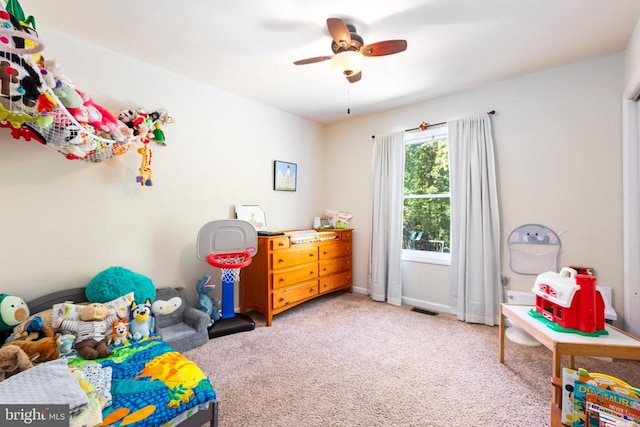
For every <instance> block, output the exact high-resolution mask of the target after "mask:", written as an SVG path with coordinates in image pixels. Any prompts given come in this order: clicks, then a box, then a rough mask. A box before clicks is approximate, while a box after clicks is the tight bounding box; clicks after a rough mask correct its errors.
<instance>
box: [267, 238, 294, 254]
mask: <svg viewBox="0 0 640 427" xmlns="http://www.w3.org/2000/svg"><path fill="white" fill-rule="evenodd" d="M269 246H270V247H269V249H271V250H272V251H277V250H279V249H287V248H288V247H290V246H291V243H290V240H289V238H288V237H287V236H279V237H272V238H271V239H269Z"/></svg>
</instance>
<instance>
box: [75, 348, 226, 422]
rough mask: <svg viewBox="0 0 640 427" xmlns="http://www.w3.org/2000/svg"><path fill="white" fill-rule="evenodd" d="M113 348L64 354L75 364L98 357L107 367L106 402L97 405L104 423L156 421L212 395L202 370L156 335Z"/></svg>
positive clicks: (99, 362) (170, 416)
mask: <svg viewBox="0 0 640 427" xmlns="http://www.w3.org/2000/svg"><path fill="white" fill-rule="evenodd" d="M113 351H114V354H113V355H112V356H110V357H108V358H105V359H98V360H95V361H89V360H85V359H82V358H80V357H76V358H71V359H69V360H68V364H69V366H71V367H75V368H78V369H83V368H84V369H85V370H86V367H87V366H88V365H90V364H95V363H98V364H99V365H100V366H101V367H102V368H104V369H105V370H107V371H108V370H109V369H110V370H111V386H110V392H111V396H110V398H111V405H109V406H106V407H105V408H104V409H103V410H102V417H103V423H104V425H105V426H114V427H117V426H124V425H127V426H149V425H162V424H165V423H167V422H169V421H171V420H172V419H174V418H176V417H177V416H178V415H180V414H181V413H183V412H185V411H187V410H188V409H191V408H194V407H197V406H199V405H202V404H205V403H211V401H213V400H215V398H216V394H215V391H214V390H213V387H212V386H211V383H210V381H209V379H208V378H207V376H206V375H205V374H204V373H203V372H202V370H201V369H200V368H199V367H198V366H197V365H196V364H195V363H194V362H192V361H190V360H189V359H187V358H186V357H184V356H183V355H182V354H181V353H178V352H176V351H175V350H174V349H173V348H171V347H170V346H169V345H167V343H165V342H164V341H163V340H162V339H161V338H159V337H158V336H151V337H149V338H148V339H144V340H141V341H132V342H131V344H130V345H127V346H118V347H115V348H113Z"/></svg>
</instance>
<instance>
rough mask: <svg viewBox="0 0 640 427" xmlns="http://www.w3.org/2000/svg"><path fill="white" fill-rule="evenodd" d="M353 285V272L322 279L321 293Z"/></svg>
mask: <svg viewBox="0 0 640 427" xmlns="http://www.w3.org/2000/svg"><path fill="white" fill-rule="evenodd" d="M348 285H351V271H345V272H344V273H338V274H333V275H331V276H326V277H321V278H320V293H323V292H330V291H332V290H334V289H338V288H343V287H345V286H348Z"/></svg>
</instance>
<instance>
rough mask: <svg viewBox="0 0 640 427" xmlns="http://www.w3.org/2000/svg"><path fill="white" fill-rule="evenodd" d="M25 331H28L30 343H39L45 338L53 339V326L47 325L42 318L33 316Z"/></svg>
mask: <svg viewBox="0 0 640 427" xmlns="http://www.w3.org/2000/svg"><path fill="white" fill-rule="evenodd" d="M24 330H25V331H27V337H26V339H27V340H29V341H37V340H39V339H41V338H44V337H49V338H51V337H53V329H52V328H51V326H48V325H46V324H45V323H44V320H42V317H40V316H33V318H32V319H31V320H30V321H29V323H27V325H26V326H25V327H24Z"/></svg>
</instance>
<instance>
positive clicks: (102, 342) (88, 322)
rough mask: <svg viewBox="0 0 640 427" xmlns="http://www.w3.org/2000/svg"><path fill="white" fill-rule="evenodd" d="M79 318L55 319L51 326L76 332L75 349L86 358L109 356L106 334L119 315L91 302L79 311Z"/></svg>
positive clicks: (104, 306)
mask: <svg viewBox="0 0 640 427" xmlns="http://www.w3.org/2000/svg"><path fill="white" fill-rule="evenodd" d="M79 318H80V320H62V318H59V319H55V320H54V321H53V322H52V324H51V326H53V327H54V328H58V327H61V328H62V329H64V330H66V331H69V332H75V333H76V351H77V352H78V354H79V355H80V356H82V357H84V358H85V359H87V360H94V359H97V358H99V357H100V358H102V357H107V356H111V355H112V354H113V352H112V351H111V350H109V348H108V347H107V334H108V333H109V331H111V325H112V324H113V322H115V321H116V320H119V317H118V315H117V314H115V313H110V312H109V308H108V307H107V306H106V305H104V304H101V303H91V304H89V305H87V306H85V307H84V308H82V310H80V313H79Z"/></svg>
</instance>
